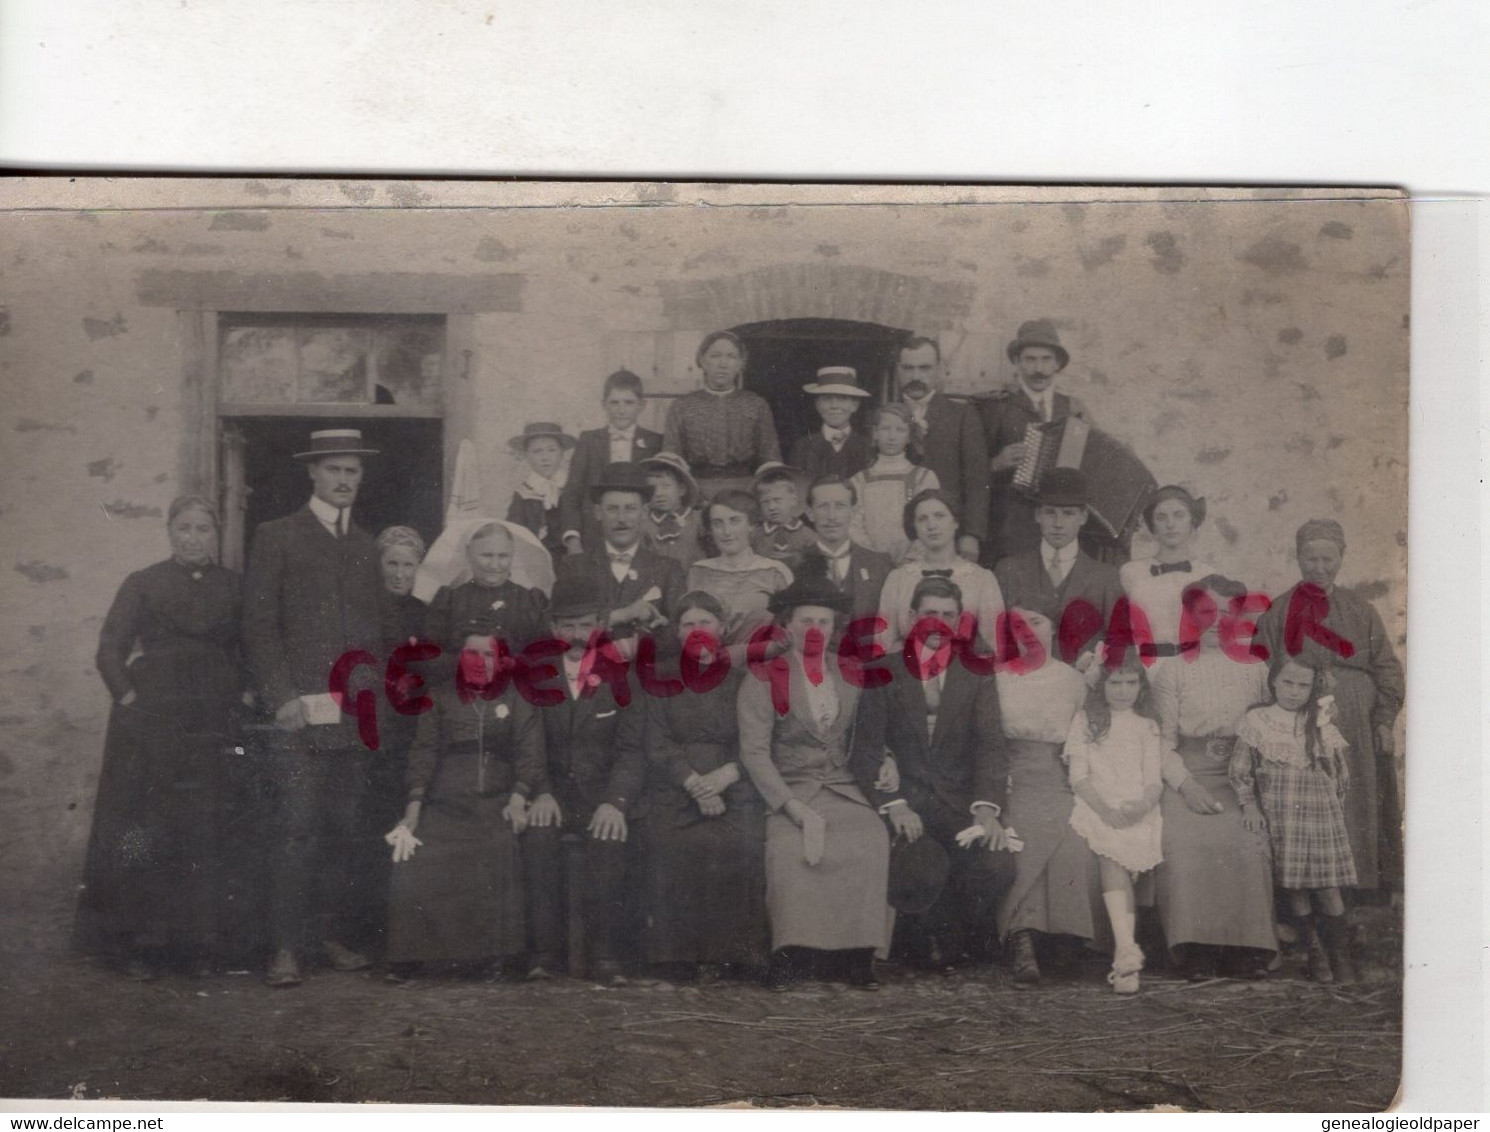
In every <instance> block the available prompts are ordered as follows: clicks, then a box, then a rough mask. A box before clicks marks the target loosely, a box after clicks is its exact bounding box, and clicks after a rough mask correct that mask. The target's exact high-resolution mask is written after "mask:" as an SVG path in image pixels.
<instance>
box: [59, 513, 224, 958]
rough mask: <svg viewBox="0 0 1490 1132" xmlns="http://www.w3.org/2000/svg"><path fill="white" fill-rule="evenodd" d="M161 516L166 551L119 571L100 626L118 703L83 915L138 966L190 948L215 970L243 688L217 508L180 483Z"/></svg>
mask: <svg viewBox="0 0 1490 1132" xmlns="http://www.w3.org/2000/svg"><path fill="white" fill-rule="evenodd" d="M166 530H167V534H168V535H169V537H170V542H171V557H170V558H169V559H167V560H166V561H164V562H160V563H157V564H156V565H154V566H149V567H146V568H145V569H144V570H140V571H138V572H137V573H134V574H131V575H130V576H129V577H128V578H126V579H125V580H124V584H123V585H122V586H121V587H120V588H119V593H118V595H117V596H116V597H115V598H114V604H113V605H112V606H111V607H110V609H109V613H108V616H107V618H105V620H104V626H103V632H102V633H101V634H100V637H99V643H98V658H97V663H98V671H99V674H100V675H101V676H102V677H103V680H104V683H105V684H106V685H107V686H108V689H109V693H110V695H112V696H113V698H114V706H113V709H112V710H111V712H110V714H109V727H108V734H107V737H106V739H105V740H104V753H103V769H102V771H101V773H100V775H99V780H98V798H97V802H96V804H95V807H94V811H93V831H92V836H91V838H90V840H89V845H88V856H87V861H86V864H85V866H84V874H83V892H82V897H81V899H80V902H79V907H78V923H77V941H78V944H79V946H80V947H82V948H83V949H84V950H86V951H89V952H91V953H94V954H99V955H103V956H106V957H108V958H110V959H113V960H115V961H117V962H119V963H120V964H122V965H123V966H124V968H125V970H126V972H127V973H128V974H129V975H130V976H131V977H133V978H141V979H147V978H153V977H154V976H155V975H156V974H158V973H159V972H160V971H161V969H162V968H163V967H164V966H165V965H166V964H168V963H171V962H177V961H181V960H185V961H187V962H188V963H189V964H190V965H191V966H192V968H193V969H194V970H196V971H197V972H198V973H207V972H208V971H210V969H211V965H212V960H213V956H214V955H215V954H216V952H217V951H218V949H219V946H220V945H221V943H222V942H223V940H222V939H221V933H222V922H223V921H222V912H223V909H222V907H221V904H220V898H221V891H222V890H221V871H222V869H221V866H222V863H223V862H222V854H221V848H220V844H219V830H220V829H221V827H222V819H223V814H222V812H221V803H222V799H223V794H224V790H225V774H224V772H225V769H226V768H225V765H224V763H225V760H226V759H227V758H228V757H230V755H229V750H230V744H231V741H232V735H233V724H234V716H235V714H236V710H237V709H238V708H239V707H240V706H241V704H242V698H241V697H242V691H243V688H244V678H243V671H242V669H241V667H240V664H239V653H238V622H239V612H240V607H241V597H240V592H239V580H238V576H237V575H236V574H234V573H233V572H232V571H230V570H225V569H223V568H222V567H221V566H218V565H215V564H214V562H213V558H214V557H215V555H216V551H217V530H218V525H217V513H216V511H215V510H214V508H213V507H212V505H211V504H210V503H209V502H207V500H205V499H201V498H199V497H196V496H182V497H181V498H179V499H177V500H176V501H175V502H174V503H172V504H171V508H170V512H169V516H168V518H167V520H166ZM136 646H138V647H139V650H140V653H139V655H138V656H136V657H134V659H133V660H131V659H130V654H131V653H132V652H133V651H134V650H135V648H136Z"/></svg>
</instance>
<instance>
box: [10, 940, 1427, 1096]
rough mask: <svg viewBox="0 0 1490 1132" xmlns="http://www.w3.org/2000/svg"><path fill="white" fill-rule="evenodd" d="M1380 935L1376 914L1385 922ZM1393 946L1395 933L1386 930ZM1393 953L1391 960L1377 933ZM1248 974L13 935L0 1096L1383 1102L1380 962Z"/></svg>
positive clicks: (1390, 1064)
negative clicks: (768, 962)
mask: <svg viewBox="0 0 1490 1132" xmlns="http://www.w3.org/2000/svg"><path fill="white" fill-rule="evenodd" d="M1378 938H1379V936H1378ZM1398 954H1400V952H1398ZM1381 958H1382V960H1383V962H1385V963H1387V964H1388V966H1389V967H1392V968H1394V967H1395V964H1394V963H1391V962H1390V960H1391V957H1390V956H1382V957H1381ZM1297 967H1298V959H1297V957H1290V958H1289V961H1288V964H1287V966H1286V967H1285V970H1284V971H1283V972H1281V973H1279V974H1275V976H1274V977H1273V978H1272V979H1270V980H1268V981H1266V982H1261V983H1247V982H1236V981H1226V980H1217V981H1213V982H1209V983H1199V984H1192V983H1187V982H1183V981H1180V980H1179V979H1178V978H1175V977H1172V976H1167V975H1165V974H1164V973H1162V972H1154V973H1150V972H1145V975H1144V984H1143V990H1142V992H1141V993H1140V994H1139V995H1137V996H1135V997H1133V998H1119V997H1117V996H1115V995H1113V994H1112V993H1111V991H1110V990H1109V989H1108V988H1107V986H1106V984H1105V982H1104V981H1103V980H1102V971H1103V968H1102V966H1101V965H1100V964H1099V963H1097V962H1095V961H1094V962H1093V963H1089V964H1087V965H1086V966H1085V967H1084V968H1079V969H1076V970H1073V971H1070V972H1068V973H1066V974H1064V975H1056V976H1050V977H1047V981H1046V984H1045V985H1044V986H1042V987H1040V988H1039V989H1036V990H1016V989H1015V988H1014V986H1013V984H1012V981H1011V979H1010V976H1009V972H1008V970H1007V969H1006V968H1004V967H983V968H970V969H966V970H962V971H959V972H958V973H956V974H954V975H951V976H942V975H934V974H919V973H910V972H906V971H903V970H899V969H889V970H887V971H886V972H885V986H884V989H883V990H882V991H881V992H880V993H878V994H869V993H865V992H863V991H857V990H851V989H849V988H847V987H843V986H834V985H831V984H829V985H813V986H810V987H806V988H803V989H799V990H796V991H793V992H791V993H787V994H772V993H770V992H768V991H766V990H764V989H761V988H759V987H754V986H741V985H736V984H729V983H714V984H710V985H706V986H677V987H674V986H672V985H669V984H665V983H664V984H658V985H651V986H642V985H631V986H627V987H621V988H606V989H602V988H599V987H596V986H592V985H591V984H589V983H585V982H580V981H575V980H560V981H556V982H553V983H547V984H529V983H485V982H460V981H445V980H438V979H429V980H419V981H416V982H414V983H413V984H410V985H407V986H390V985H387V984H385V983H383V982H382V981H381V979H380V978H378V977H377V976H376V975H375V974H371V975H370V974H360V975H338V974H333V973H329V972H327V973H323V974H317V975H315V976H314V977H312V978H310V979H308V980H307V982H306V984H305V985H304V986H302V987H300V988H298V989H296V990H289V991H285V990H278V991H276V990H270V989H268V988H267V987H265V986H264V985H263V983H262V981H261V979H260V977H259V976H258V975H257V974H254V975H246V974H244V975H232V974H228V975H222V976H219V977H216V978H211V979H193V978H189V977H187V976H185V975H180V976H170V977H166V978H163V979H161V980H160V981H158V982H155V983H148V984H139V983H132V982H129V981H126V980H125V979H123V978H122V977H121V976H119V975H117V974H115V973H113V972H111V971H107V970H104V969H102V968H100V967H98V966H95V965H94V964H92V963H90V962H88V961H86V960H81V959H73V958H64V959H55V958H52V959H48V958H45V957H42V956H38V955H12V956H7V957H5V958H4V966H3V974H0V1017H4V1018H6V1019H8V1020H9V1023H10V1024H9V1025H7V1026H6V1027H5V1028H4V1034H3V1037H0V1096H7V1097H45V1098H56V1099H65V1098H69V1097H71V1098H76V1099H81V1098H88V1099H96V1098H121V1099H128V1100H149V1099H157V1100H199V1099H208V1100H222V1101H230V1100H231V1101H249V1100H257V1101H269V1100H285V1101H335V1102H352V1101H388V1102H403V1103H421V1102H422V1103H435V1102H443V1103H464V1104H517V1105H539V1104H575V1103H588V1104H595V1105H668V1106H672V1105H693V1106H702V1105H722V1104H729V1103H738V1102H747V1103H751V1104H755V1105H762V1106H808V1105H814V1104H821V1105H841V1106H847V1107H854V1108H881V1109H902V1108H909V1109H943V1110H1019V1111H1028V1110H1051V1109H1064V1110H1093V1109H1136V1108H1143V1107H1146V1106H1149V1105H1156V1104H1158V1105H1178V1106H1181V1107H1184V1108H1189V1109H1220V1110H1244V1111H1300V1110H1308V1111H1334V1112H1343V1111H1373V1110H1381V1109H1383V1108H1385V1106H1386V1105H1387V1104H1388V1103H1390V1101H1391V1098H1392V1095H1393V1093H1394V1092H1395V1090H1396V1087H1397V1081H1398V1076H1399V1068H1400V1064H1401V1048H1402V1043H1401V1008H1402V1007H1401V1001H1402V1000H1401V990H1400V982H1398V981H1397V980H1396V978H1395V976H1393V977H1390V978H1388V979H1386V980H1385V981H1376V982H1372V983H1369V984H1366V985H1361V986H1355V987H1328V986H1318V985H1315V984H1312V983H1310V982H1308V981H1307V980H1305V979H1303V978H1302V977H1301V975H1300V973H1299V972H1298V970H1297Z"/></svg>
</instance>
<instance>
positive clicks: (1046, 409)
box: [1040, 397, 1050, 424]
mask: <svg viewBox="0 0 1490 1132" xmlns="http://www.w3.org/2000/svg"><path fill="white" fill-rule="evenodd" d="M1040 419H1041V420H1042V421H1045V422H1046V423H1047V424H1048V423H1049V422H1050V398H1049V397H1041V398H1040Z"/></svg>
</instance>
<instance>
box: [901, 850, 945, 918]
mask: <svg viewBox="0 0 1490 1132" xmlns="http://www.w3.org/2000/svg"><path fill="white" fill-rule="evenodd" d="M951 871H952V863H951V862H950V861H948V860H947V851H946V850H945V849H943V848H942V847H941V845H940V843H939V842H937V840H936V839H935V838H933V837H927V836H924V835H923V836H921V837H918V838H916V840H915V841H902V840H900V839H899V838H897V839H896V840H895V843H894V844H893V845H891V846H890V892H889V901H890V907H892V908H894V909H895V911H897V912H905V913H908V914H910V915H916V914H918V913H921V912H925V911H926V910H927V909H929V908H930V907H931V906H932V905H933V904H935V903H936V900H937V897H939V896H940V895H941V894H942V889H944V888H945V887H946V886H947V875H948V874H949V873H950V872H951Z"/></svg>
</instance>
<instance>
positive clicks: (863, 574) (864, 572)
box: [859, 566, 869, 582]
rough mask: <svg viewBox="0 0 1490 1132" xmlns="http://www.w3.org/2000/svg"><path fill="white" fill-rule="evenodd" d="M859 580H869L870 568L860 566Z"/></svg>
mask: <svg viewBox="0 0 1490 1132" xmlns="http://www.w3.org/2000/svg"><path fill="white" fill-rule="evenodd" d="M859 581H861V582H867V581H869V570H868V569H867V568H865V567H863V566H860V567H859Z"/></svg>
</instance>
